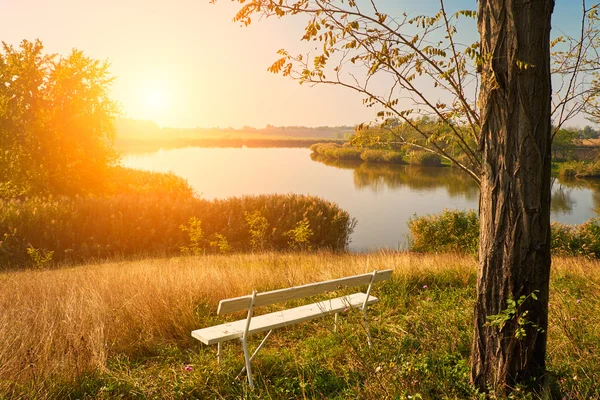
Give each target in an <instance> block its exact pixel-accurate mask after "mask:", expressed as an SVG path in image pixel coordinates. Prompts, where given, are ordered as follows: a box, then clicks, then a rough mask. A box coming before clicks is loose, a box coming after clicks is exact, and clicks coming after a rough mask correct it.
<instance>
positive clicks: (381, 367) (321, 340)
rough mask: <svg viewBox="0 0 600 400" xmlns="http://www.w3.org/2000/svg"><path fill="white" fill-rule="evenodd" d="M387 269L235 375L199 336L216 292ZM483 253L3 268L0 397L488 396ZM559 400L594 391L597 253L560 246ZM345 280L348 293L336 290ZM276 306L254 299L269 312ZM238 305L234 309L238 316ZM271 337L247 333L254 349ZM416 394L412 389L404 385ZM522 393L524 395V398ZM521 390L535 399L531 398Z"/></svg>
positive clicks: (211, 320) (235, 355) (598, 325)
mask: <svg viewBox="0 0 600 400" xmlns="http://www.w3.org/2000/svg"><path fill="white" fill-rule="evenodd" d="M376 268H377V269H384V268H393V269H394V271H395V272H394V276H393V279H392V281H390V282H386V283H382V284H378V285H377V286H375V288H374V293H373V294H374V295H375V296H377V297H379V298H380V300H381V301H380V303H379V304H377V305H375V306H374V307H372V309H371V312H370V324H371V332H372V335H373V341H374V347H373V348H372V349H368V347H367V346H366V339H365V332H364V325H363V324H362V319H361V314H360V313H359V312H358V311H352V310H351V311H349V312H348V313H346V314H345V315H343V316H342V318H341V324H340V329H339V332H338V334H334V333H333V332H331V328H332V324H333V321H332V319H333V318H323V319H320V320H317V321H316V322H308V323H305V324H301V325H296V326H292V327H289V328H284V329H281V330H277V331H275V332H274V333H273V335H272V336H271V338H269V341H268V342H267V344H266V346H265V348H264V349H263V350H261V352H260V353H259V355H258V356H257V358H256V360H255V361H254V363H253V366H254V372H255V381H256V386H257V387H256V389H255V390H254V392H253V393H250V392H249V391H248V388H247V385H246V383H245V380H239V381H234V377H235V376H236V374H237V372H238V371H239V370H240V369H241V368H242V366H243V356H242V351H241V346H240V345H239V343H237V342H235V341H234V342H228V343H227V344H226V345H225V346H224V361H223V362H222V363H221V364H220V365H218V364H217V362H216V346H213V347H210V348H209V347H207V346H204V345H202V344H201V343H200V342H197V341H195V340H194V339H192V338H191V337H190V331H192V330H193V329H197V328H201V327H205V326H208V325H211V324H217V323H220V322H223V321H224V319H223V318H222V317H220V316H217V315H216V309H217V303H218V301H219V300H220V299H223V298H227V297H232V296H239V295H245V294H249V293H250V292H251V290H252V289H253V288H255V289H258V290H268V289H275V288H280V287H288V286H292V285H298V284H303V283H308V282H313V281H319V280H325V279H333V278H336V277H341V276H347V275H351V274H356V273H362V272H366V271H372V270H373V269H376ZM475 281H476V261H475V260H474V259H473V258H470V257H466V256H457V255H452V254H440V255H418V254H410V253H393V252H387V253H372V254H338V255H336V254H329V253H317V254H274V253H268V254H256V255H251V254H250V255H229V256H217V255H211V256H202V257H187V258H186V257H177V258H168V259H146V260H139V261H133V262H132V261H128V262H112V263H100V264H93V265H85V266H77V267H72V268H63V269H56V270H39V271H33V270H31V271H21V272H11V273H4V274H0V309H1V310H2V313H0V337H1V338H2V343H3V344H2V346H0V398H4V397H6V398H19V397H21V398H79V399H84V398H100V399H109V398H149V399H154V398H157V399H158V398H160V399H163V398H164V399H180V398H181V399H184V398H185V399H188V398H200V399H208V398H233V397H235V398H240V397H242V398H243V397H246V396H248V397H257V398H285V399H288V398H319V399H320V398H339V399H345V398H366V399H381V398H395V399H408V398H412V399H416V398H423V399H439V398H457V399H464V398H481V397H480V395H478V394H477V393H476V392H475V391H474V389H473V388H472V387H471V386H470V384H469V380H468V371H469V361H468V357H469V352H470V346H471V335H472V327H471V325H472V316H473V305H474V297H475ZM551 290H552V292H551V295H550V304H551V305H550V328H549V330H548V337H549V346H548V349H549V350H548V366H549V369H550V372H551V377H552V378H551V386H550V387H551V390H552V395H553V397H552V398H568V399H588V398H599V397H600V387H599V386H598V384H597V383H598V382H600V362H598V349H599V348H600V264H599V263H598V262H596V261H590V260H587V259H584V258H555V259H554V261H553V276H552V287H551ZM341 293H343V292H341ZM272 309H273V308H268V307H267V308H264V309H262V310H261V309H259V310H258V311H259V312H267V311H269V310H272ZM240 317H242V315H241V314H240V315H233V316H232V317H231V318H233V319H237V318H240ZM261 339H262V337H261V335H257V336H255V337H252V338H251V348H254V347H255V346H256V345H257V344H258V343H259V341H260V340H261ZM409 396H410V397H409ZM517 398H518V397H517ZM523 398H538V396H537V395H535V394H534V395H531V397H526V396H525V395H523Z"/></svg>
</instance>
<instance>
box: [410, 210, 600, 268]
mask: <svg viewBox="0 0 600 400" xmlns="http://www.w3.org/2000/svg"><path fill="white" fill-rule="evenodd" d="M408 226H409V229H410V234H411V238H410V243H411V250H413V251H418V252H423V253H439V252H449V251H450V252H459V253H469V254H477V250H478V246H479V217H478V216H477V214H476V213H475V211H468V212H467V211H458V210H445V211H443V212H442V213H440V214H433V215H425V216H420V217H418V216H415V217H413V218H411V220H410V221H409V222H408ZM550 239H551V240H550V248H551V250H552V253H553V254H557V255H571V256H586V257H591V258H600V218H591V219H590V220H589V221H586V222H584V223H583V224H581V225H565V224H562V223H560V222H553V223H552V224H551V234H550Z"/></svg>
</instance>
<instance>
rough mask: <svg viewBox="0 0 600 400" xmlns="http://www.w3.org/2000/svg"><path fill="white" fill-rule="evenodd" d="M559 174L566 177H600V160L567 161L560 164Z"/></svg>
mask: <svg viewBox="0 0 600 400" xmlns="http://www.w3.org/2000/svg"><path fill="white" fill-rule="evenodd" d="M558 174H559V175H560V176H564V177H577V178H598V177H600V160H594V161H567V162H565V163H562V164H560V165H559V167H558Z"/></svg>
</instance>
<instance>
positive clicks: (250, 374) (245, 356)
mask: <svg viewBox="0 0 600 400" xmlns="http://www.w3.org/2000/svg"><path fill="white" fill-rule="evenodd" d="M242 346H243V347H244V359H245V360H246V366H245V368H246V372H247V376H248V385H250V388H254V382H253V381H252V367H251V366H250V361H251V360H250V357H249V355H248V339H247V338H246V337H244V338H243V339H242ZM242 371H243V370H242Z"/></svg>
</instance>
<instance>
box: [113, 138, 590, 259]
mask: <svg viewBox="0 0 600 400" xmlns="http://www.w3.org/2000/svg"><path fill="white" fill-rule="evenodd" d="M309 155H310V150H309V149H245V148H241V149H233V148H231V149H222V148H210V149H209V148H185V149H174V150H164V151H158V152H153V153H148V154H143V155H140V154H129V155H127V156H126V157H124V160H123V164H124V165H126V166H129V167H133V168H141V169H148V170H154V171H165V172H166V171H173V172H174V173H176V174H177V175H180V176H182V177H184V178H185V179H187V180H188V182H189V183H190V184H191V185H192V187H193V188H194V189H195V190H196V191H197V192H198V193H200V194H201V195H202V197H204V198H207V199H212V198H227V197H231V196H242V195H257V194H264V193H299V194H310V195H313V196H319V197H321V198H324V199H326V200H329V201H333V202H335V203H337V204H338V205H339V206H340V207H341V208H343V209H344V210H346V211H348V212H349V213H350V215H351V216H353V217H355V218H357V220H358V225H357V226H356V230H355V231H354V234H353V235H352V243H351V249H352V250H357V251H359V250H366V249H376V248H397V247H398V246H399V244H400V245H401V246H405V245H406V237H407V235H408V226H407V222H408V221H409V220H410V218H412V217H414V216H415V215H426V214H436V213H439V212H441V211H442V210H444V209H446V208H450V209H459V210H476V209H477V207H478V193H479V189H478V187H477V184H475V183H474V182H473V181H472V180H471V178H470V177H468V176H467V175H466V174H464V173H462V172H461V171H459V170H457V169H455V168H418V167H410V166H405V165H390V164H373V163H370V164H369V163H363V162H361V161H330V160H322V159H319V158H316V157H313V160H315V161H319V162H314V161H311V158H310V157H309ZM599 207H600V180H578V179H570V180H561V179H558V178H556V179H555V180H554V183H553V187H552V215H551V217H552V219H553V220H555V221H560V222H562V223H566V224H581V223H583V222H585V221H587V220H589V218H590V217H593V216H595V212H594V209H595V208H599Z"/></svg>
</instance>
